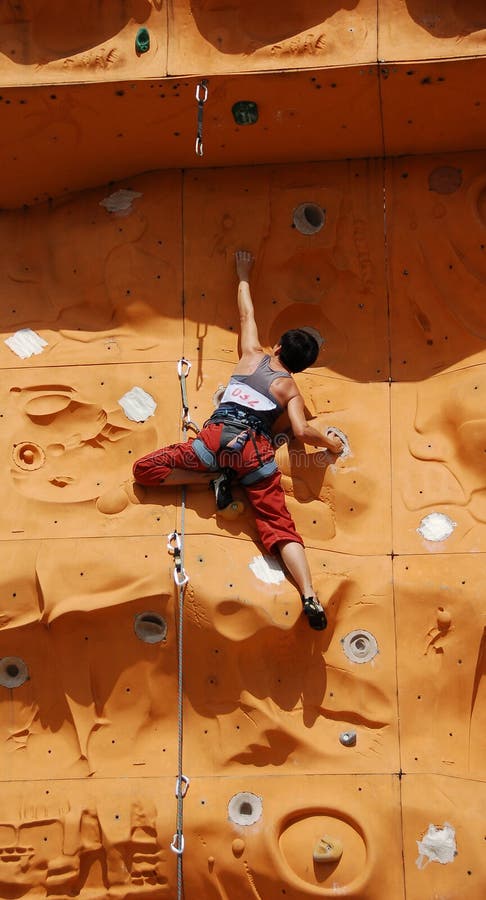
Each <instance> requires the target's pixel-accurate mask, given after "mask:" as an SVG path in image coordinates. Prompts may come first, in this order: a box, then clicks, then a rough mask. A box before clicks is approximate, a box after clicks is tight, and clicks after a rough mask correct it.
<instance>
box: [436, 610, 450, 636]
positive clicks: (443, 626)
mask: <svg viewBox="0 0 486 900" xmlns="http://www.w3.org/2000/svg"><path fill="white" fill-rule="evenodd" d="M451 622H452V616H451V614H450V612H448V611H447V610H446V609H444V608H443V607H442V606H439V608H438V610H437V627H438V628H439V630H440V631H447V629H448V628H450V625H451Z"/></svg>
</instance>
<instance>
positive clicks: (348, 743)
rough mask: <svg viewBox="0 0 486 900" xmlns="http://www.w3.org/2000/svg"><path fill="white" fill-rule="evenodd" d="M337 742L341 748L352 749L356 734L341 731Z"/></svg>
mask: <svg viewBox="0 0 486 900" xmlns="http://www.w3.org/2000/svg"><path fill="white" fill-rule="evenodd" d="M339 740H340V741H341V744H342V745H343V747H354V746H355V745H356V732H355V731H342V732H341V734H340V735H339Z"/></svg>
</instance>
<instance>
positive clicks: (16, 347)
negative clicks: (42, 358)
mask: <svg viewBox="0 0 486 900" xmlns="http://www.w3.org/2000/svg"><path fill="white" fill-rule="evenodd" d="M4 343H5V344H6V345H7V347H9V348H10V350H13V352H14V353H16V354H17V356H20V358H21V359H28V358H29V356H36V355H37V354H39V353H42V351H43V350H44V347H47V341H45V340H44V338H43V337H41V336H40V335H39V334H37V332H36V331H32V329H31V328H20V329H19V331H16V332H15V334H13V335H12V336H11V337H8V338H5V341H4Z"/></svg>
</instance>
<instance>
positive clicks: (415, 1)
mask: <svg viewBox="0 0 486 900" xmlns="http://www.w3.org/2000/svg"><path fill="white" fill-rule="evenodd" d="M407 7H408V11H409V13H410V15H411V17H412V19H413V20H414V21H415V22H416V23H417V25H420V27H421V28H424V29H425V31H428V32H429V33H430V34H432V35H433V36H434V37H437V38H450V37H454V36H457V37H464V36H465V35H467V34H473V33H474V32H475V31H480V30H481V29H482V28H486V6H485V4H484V0H448V2H444V0H441V2H438V0H407Z"/></svg>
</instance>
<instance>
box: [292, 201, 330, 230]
mask: <svg viewBox="0 0 486 900" xmlns="http://www.w3.org/2000/svg"><path fill="white" fill-rule="evenodd" d="M325 221H326V210H325V209H322V207H321V206H319V205H318V204H317V203H301V204H300V205H299V206H298V207H297V209H294V215H293V223H294V225H295V227H296V229H297V231H300V233H301V234H317V232H318V231H320V230H321V228H322V227H323V225H324V224H325Z"/></svg>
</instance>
